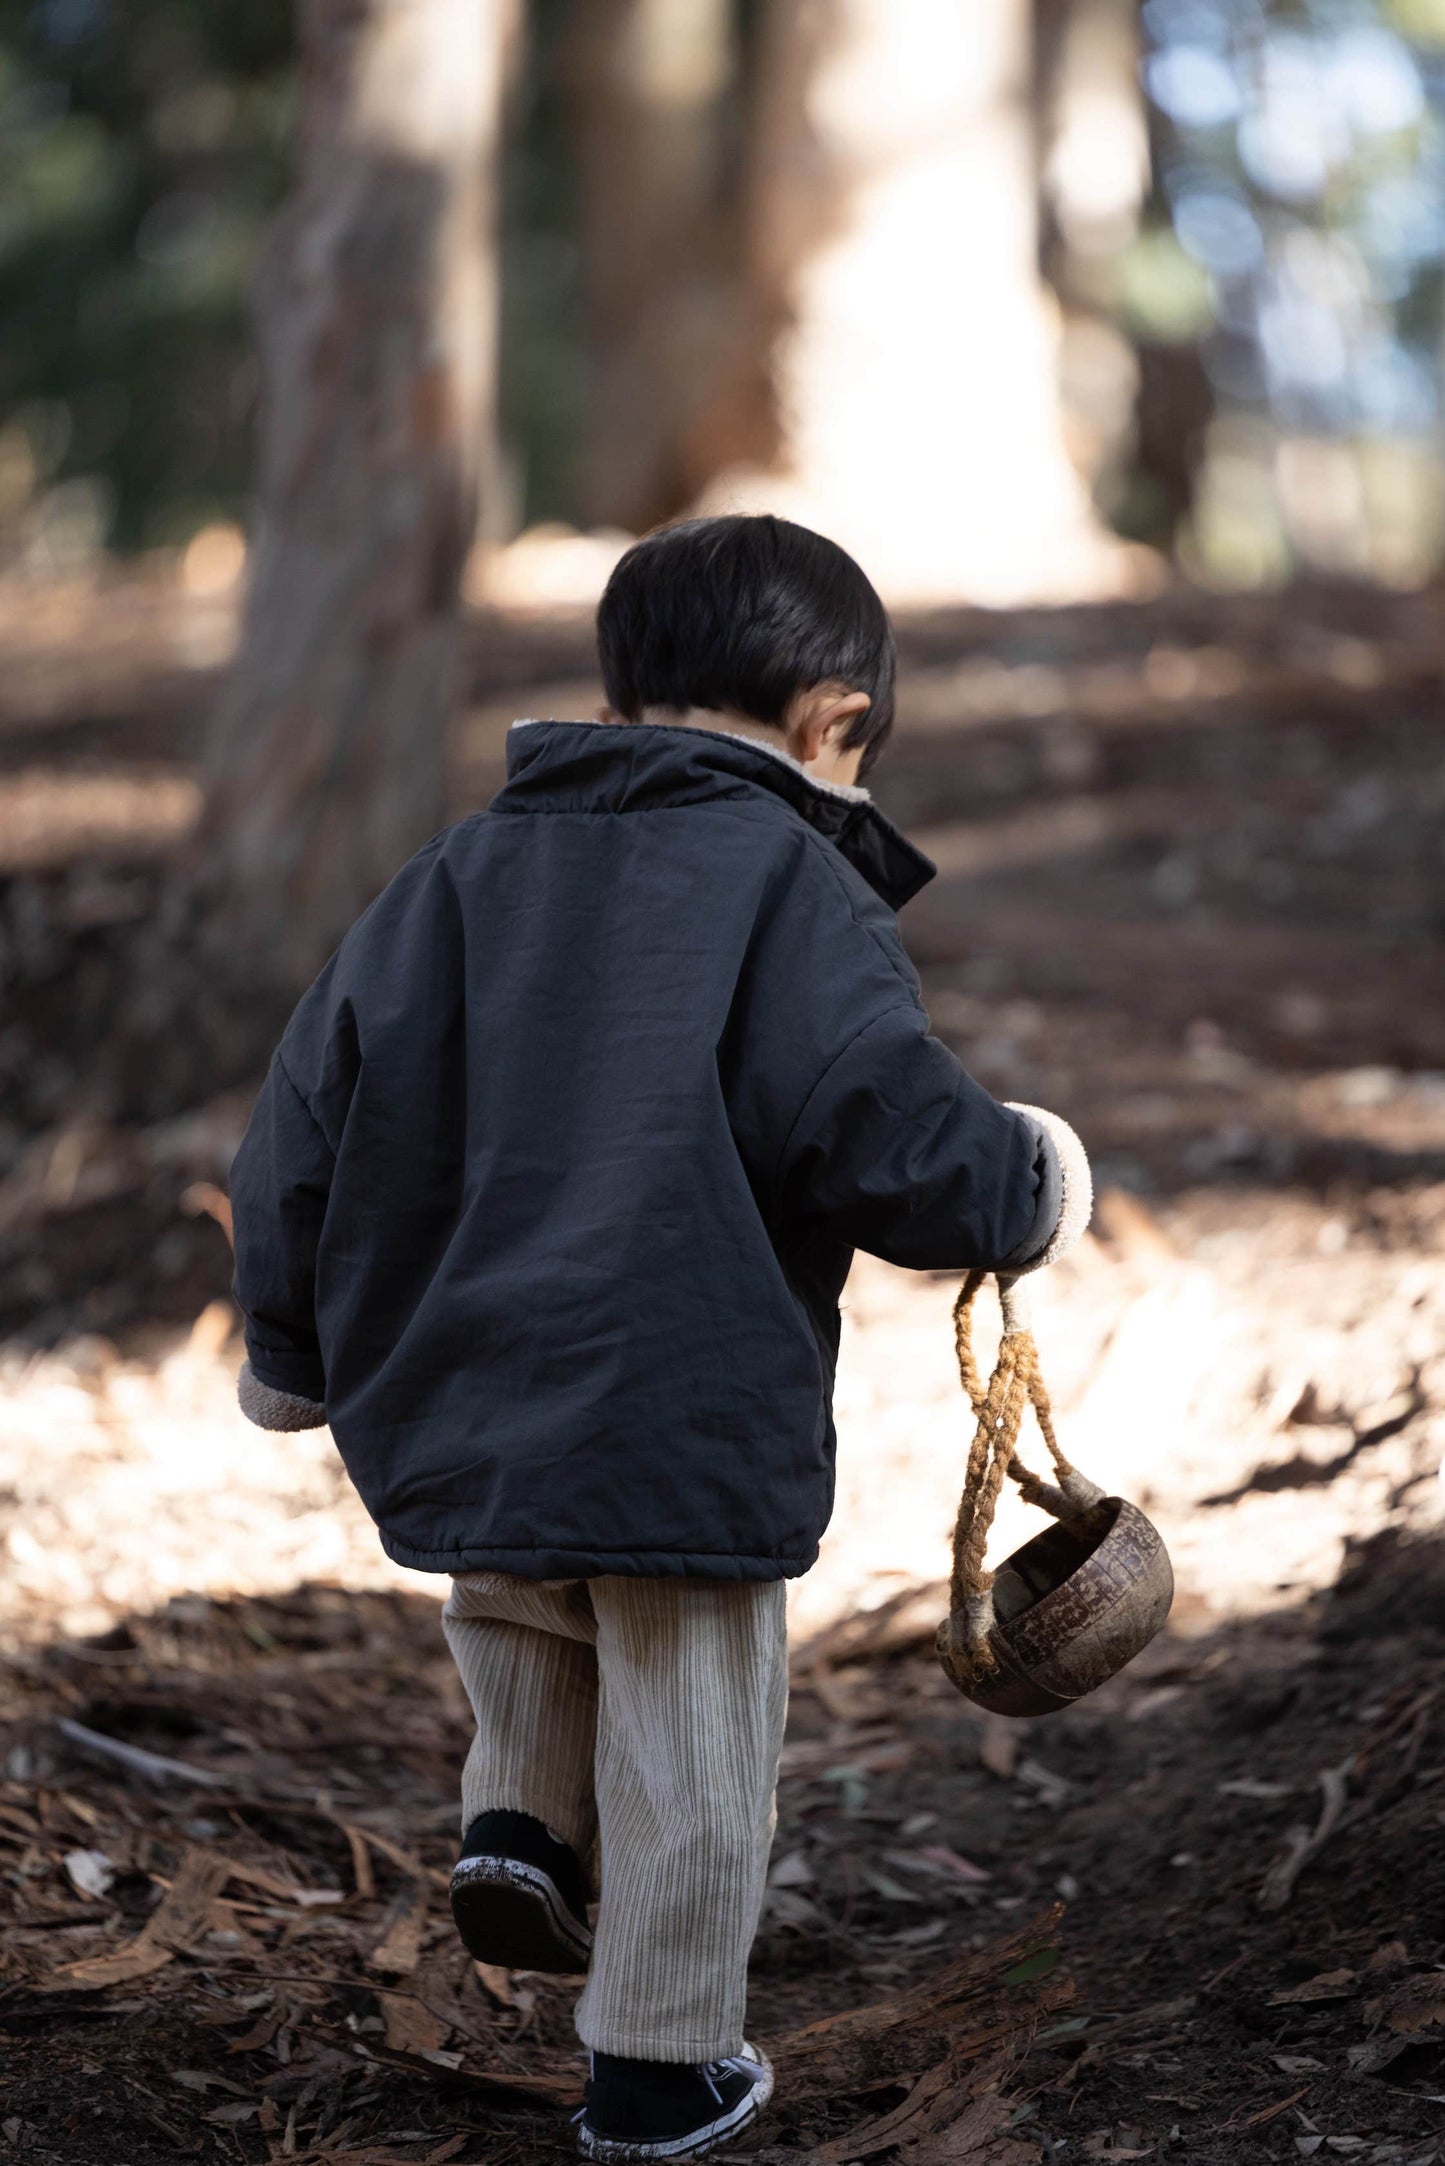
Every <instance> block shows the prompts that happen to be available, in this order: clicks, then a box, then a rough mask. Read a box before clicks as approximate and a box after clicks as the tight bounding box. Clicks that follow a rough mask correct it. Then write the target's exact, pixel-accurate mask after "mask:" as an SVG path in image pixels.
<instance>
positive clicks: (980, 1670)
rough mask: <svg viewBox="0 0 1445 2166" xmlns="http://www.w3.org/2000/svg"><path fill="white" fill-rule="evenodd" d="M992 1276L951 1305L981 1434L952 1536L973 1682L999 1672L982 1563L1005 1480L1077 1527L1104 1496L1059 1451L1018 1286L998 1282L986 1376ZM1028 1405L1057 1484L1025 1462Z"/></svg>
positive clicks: (961, 1626)
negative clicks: (979, 1350)
mask: <svg viewBox="0 0 1445 2166" xmlns="http://www.w3.org/2000/svg"><path fill="white" fill-rule="evenodd" d="M988 1276H989V1273H988V1272H986V1271H970V1272H969V1274H968V1276H967V1278H966V1279H965V1280H964V1282H963V1285H962V1287H961V1288H960V1290H959V1295H958V1299H957V1301H955V1303H954V1305H953V1339H954V1346H955V1349H956V1351H957V1354H958V1374H959V1380H960V1382H961V1383H962V1385H963V1388H964V1392H965V1394H966V1395H967V1398H968V1401H969V1404H970V1405H971V1406H972V1408H973V1411H974V1416H975V1426H974V1432H973V1441H972V1443H971V1444H970V1446H969V1453H968V1468H967V1472H966V1473H965V1475H964V1482H963V1494H962V1496H961V1497H960V1499H959V1505H958V1519H957V1522H956V1524H955V1526H954V1530H953V1573H952V1577H951V1579H950V1581H949V1610H950V1622H949V1640H950V1644H951V1646H952V1649H953V1652H954V1654H955V1656H956V1657H957V1658H958V1659H959V1660H960V1661H961V1663H962V1664H963V1666H964V1667H965V1668H966V1669H967V1670H969V1671H970V1672H971V1673H972V1674H973V1675H974V1676H975V1677H983V1676H986V1675H988V1674H989V1673H990V1672H991V1671H992V1670H994V1669H996V1668H997V1663H996V1661H995V1659H994V1654H993V1650H992V1648H991V1646H990V1645H989V1634H990V1633H991V1632H992V1630H993V1624H994V1609H993V1580H994V1576H993V1573H992V1572H991V1571H990V1570H989V1569H988V1566H987V1565H986V1564H985V1563H984V1551H985V1549H986V1548H987V1546H988V1537H989V1531H990V1529H991V1528H992V1526H993V1520H994V1514H995V1512H996V1511H997V1509H998V1500H999V1494H1000V1492H1001V1490H1002V1488H1003V1484H1004V1476H1005V1475H1010V1476H1012V1478H1013V1480H1014V1481H1016V1482H1017V1483H1018V1486H1019V1489H1020V1492H1021V1493H1022V1495H1023V1497H1024V1498H1025V1500H1026V1501H1027V1502H1028V1503H1030V1504H1036V1505H1038V1506H1039V1507H1040V1508H1041V1509H1042V1510H1044V1511H1046V1512H1048V1513H1050V1514H1051V1515H1052V1516H1053V1517H1054V1518H1055V1519H1071V1518H1074V1517H1075V1516H1076V1515H1077V1514H1079V1513H1081V1512H1085V1511H1087V1510H1088V1509H1089V1507H1090V1506H1091V1505H1093V1504H1097V1503H1098V1502H1099V1501H1100V1499H1101V1498H1102V1497H1103V1495H1104V1492H1103V1490H1102V1489H1100V1488H1099V1487H1098V1486H1097V1485H1096V1484H1095V1483H1093V1482H1091V1481H1090V1480H1089V1478H1088V1476H1087V1475H1085V1474H1081V1473H1080V1472H1079V1470H1078V1468H1077V1467H1075V1466H1072V1465H1071V1464H1070V1463H1069V1461H1068V1460H1067V1459H1066V1458H1065V1457H1064V1454H1063V1451H1062V1449H1061V1448H1060V1445H1059V1440H1058V1437H1057V1435H1056V1434H1055V1431H1054V1416H1053V1407H1052V1405H1051V1404H1050V1401H1049V1395H1048V1392H1047V1390H1046V1389H1045V1386H1044V1380H1043V1377H1042V1376H1041V1375H1040V1373H1039V1350H1038V1348H1037V1346H1036V1345H1035V1344H1034V1337H1033V1333H1032V1331H1031V1330H1030V1328H1029V1323H1028V1309H1027V1305H1026V1302H1025V1300H1024V1298H1023V1291H1022V1288H1021V1287H1020V1285H1019V1282H1018V1281H1017V1280H1016V1279H1012V1278H1008V1277H1004V1276H1000V1278H999V1281H998V1285H999V1295H1000V1301H1001V1306H1002V1309H1003V1337H1002V1339H1001V1340H1000V1342H999V1350H998V1360H997V1361H996V1363H995V1364H994V1370H993V1374H992V1376H991V1377H990V1378H989V1380H988V1382H987V1384H985V1383H984V1381H983V1379H982V1377H981V1376H980V1374H979V1368H978V1362H977V1359H976V1357H975V1354H974V1349H973V1318H974V1311H975V1308H976V1305H977V1302H978V1296H979V1293H980V1291H981V1289H982V1287H983V1284H984V1281H985V1279H987V1278H988ZM1029 1406H1032V1407H1033V1410H1034V1418H1035V1419H1036V1421H1037V1422H1038V1425H1039V1432H1040V1434H1041V1435H1042V1437H1043V1440H1044V1443H1045V1444H1046V1445H1047V1446H1048V1451H1049V1457H1050V1458H1051V1459H1052V1460H1053V1463H1054V1472H1055V1474H1056V1475H1057V1477H1058V1479H1057V1482H1056V1483H1055V1482H1049V1481H1045V1480H1044V1479H1042V1477H1041V1476H1039V1475H1037V1474H1033V1473H1031V1472H1030V1471H1029V1469H1028V1468H1027V1467H1026V1466H1025V1465H1024V1464H1023V1462H1022V1460H1021V1459H1020V1458H1019V1457H1018V1454H1017V1451H1016V1448H1015V1447H1016V1446H1017V1444H1018V1439H1019V1431H1020V1429H1021V1428H1022V1426H1023V1419H1024V1412H1025V1409H1026V1408H1027V1407H1029Z"/></svg>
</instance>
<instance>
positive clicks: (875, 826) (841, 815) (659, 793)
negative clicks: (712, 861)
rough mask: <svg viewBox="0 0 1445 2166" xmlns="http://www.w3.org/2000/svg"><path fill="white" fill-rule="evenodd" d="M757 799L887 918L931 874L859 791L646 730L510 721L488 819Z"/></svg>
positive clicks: (704, 741)
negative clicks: (815, 837)
mask: <svg viewBox="0 0 1445 2166" xmlns="http://www.w3.org/2000/svg"><path fill="white" fill-rule="evenodd" d="M757 790H766V791H768V792H769V793H770V794H771V795H772V796H774V797H781V798H782V799H783V801H784V803H785V804H788V805H790V806H791V807H792V808H793V810H794V811H795V812H796V813H798V814H799V815H800V816H801V817H802V818H803V819H805V820H806V821H807V823H808V825H809V826H810V827H812V828H814V829H816V831H817V832H818V834H820V835H822V836H823V837H824V839H825V840H826V841H828V842H831V843H832V844H833V846H834V848H835V849H837V850H839V851H840V852H841V853H842V855H843V856H844V857H846V858H847V860H848V862H849V864H850V865H852V866H853V868H854V870H855V871H857V872H858V873H859V874H861V876H862V877H863V879H865V880H866V881H867V882H868V885H869V886H870V887H871V888H872V889H873V891H874V893H875V894H877V895H879V896H881V897H882V899H883V901H884V902H886V903H887V904H888V906H889V908H890V909H892V910H900V909H901V908H902V907H903V905H904V903H906V902H908V901H909V900H910V899H911V898H912V897H913V896H914V895H916V894H917V893H918V891H919V889H920V888H923V887H926V886H927V884H928V882H929V881H930V880H931V879H932V878H933V876H934V874H935V872H936V871H937V867H936V866H935V865H934V864H933V862H932V860H931V859H930V858H927V857H925V856H924V854H923V852H922V851H921V850H919V849H917V848H916V847H915V846H914V844H913V843H911V842H910V841H909V840H908V838H907V836H906V835H904V834H902V833H901V832H900V830H899V829H898V828H896V827H895V826H894V825H893V822H892V821H891V820H889V819H886V818H885V817H884V815H883V814H882V813H881V812H880V811H879V810H878V807H877V806H876V805H875V804H874V802H873V800H872V798H871V797H870V796H869V795H868V792H867V791H866V790H862V789H853V788H847V787H844V786H843V785H842V784H839V783H831V782H822V781H819V780H817V779H816V778H815V777H814V776H812V775H810V774H808V773H807V772H806V770H805V769H804V768H802V767H800V766H799V765H798V763H797V761H796V760H794V759H793V758H791V757H790V755H789V754H788V753H786V752H783V751H781V750H778V749H776V748H775V747H774V746H772V745H769V744H764V743H762V742H761V741H760V740H759V739H756V738H752V737H737V736H732V735H730V734H728V733H727V732H725V731H722V730H705V729H691V728H689V727H687V726H686V725H685V724H677V725H675V726H674V725H672V724H670V723H654V722H571V721H566V722H554V721H530V720H528V721H522V722H514V723H513V724H512V727H511V729H510V731H509V732H508V736H507V783H506V787H505V789H503V790H502V791H501V792H500V793H499V794H498V796H497V797H495V798H494V799H493V801H492V810H493V811H494V812H517V813H520V812H626V811H636V810H641V809H642V808H643V807H645V806H652V805H687V804H702V803H705V802H706V801H707V800H709V799H715V798H718V797H728V796H745V795H749V794H751V793H753V792H754V791H757Z"/></svg>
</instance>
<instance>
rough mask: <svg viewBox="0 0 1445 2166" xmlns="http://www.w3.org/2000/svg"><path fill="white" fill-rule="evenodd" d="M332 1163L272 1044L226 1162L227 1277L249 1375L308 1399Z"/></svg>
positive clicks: (315, 1366) (317, 1356)
mask: <svg viewBox="0 0 1445 2166" xmlns="http://www.w3.org/2000/svg"><path fill="white" fill-rule="evenodd" d="M334 1163H335V1161H334V1158H333V1155H332V1152H331V1149H330V1146H329V1145H328V1143H327V1141H326V1138H325V1136H324V1135H323V1134H322V1132H321V1129H320V1127H319V1125H318V1124H317V1121H316V1119H315V1117H314V1115H313V1114H312V1112H311V1110H310V1108H309V1107H308V1105H307V1104H306V1101H305V1100H304V1099H303V1098H302V1096H301V1094H300V1092H299V1091H298V1090H297V1088H296V1085H295V1084H294V1083H293V1082H292V1080H291V1077H290V1076H289V1074H288V1073H287V1071H286V1068H285V1066H284V1064H283V1062H282V1059H281V1055H280V1054H279V1053H278V1054H277V1055H276V1056H275V1058H274V1059H273V1061H272V1063H271V1070H270V1073H269V1075H268V1076H267V1078H266V1081H265V1084H264V1085H263V1086H262V1090H261V1095H260V1097H259V1098H258V1099H257V1101H256V1105H255V1108H254V1110H253V1112H252V1114H251V1119H250V1123H249V1125H248V1127H247V1129H246V1133H245V1136H244V1137H243V1138H242V1141H241V1148H240V1150H239V1151H238V1152H237V1153H236V1157H235V1159H234V1161H233V1163H232V1166H231V1211H232V1219H233V1225H234V1231H235V1243H236V1271H235V1279H234V1281H233V1285H234V1291H235V1296H236V1300H237V1302H238V1303H239V1304H240V1307H241V1310H242V1312H243V1314H244V1316H245V1322H246V1352H247V1354H248V1356H249V1357H250V1368H251V1372H252V1376H253V1378H254V1380H255V1382H256V1383H258V1384H260V1385H261V1386H263V1387H265V1388H266V1389H267V1390H269V1391H270V1392H272V1393H280V1394H283V1395H285V1396H286V1397H288V1398H290V1399H293V1400H309V1401H313V1402H315V1403H316V1404H318V1405H320V1404H321V1403H323V1402H324V1401H325V1398H326V1372H325V1368H324V1366H323V1363H322V1359H321V1348H320V1344H319V1341H318V1339H317V1334H316V1253H317V1248H318V1245H319V1242H320V1239H321V1225H322V1221H323V1219H324V1218H325V1216H326V1203H327V1198H328V1196H329V1194H330V1189H331V1176H332V1169H333V1166H334ZM242 1403H243V1406H244V1404H245V1401H244V1397H243V1402H242ZM246 1411H247V1413H248V1414H251V1418H252V1419H255V1418H256V1416H255V1414H254V1413H252V1412H251V1409H250V1408H249V1407H247V1408H246ZM263 1426H265V1427H274V1426H282V1425H281V1424H278V1423H274V1422H270V1421H267V1422H264V1423H263ZM287 1426H296V1424H295V1423H291V1424H288V1425H287Z"/></svg>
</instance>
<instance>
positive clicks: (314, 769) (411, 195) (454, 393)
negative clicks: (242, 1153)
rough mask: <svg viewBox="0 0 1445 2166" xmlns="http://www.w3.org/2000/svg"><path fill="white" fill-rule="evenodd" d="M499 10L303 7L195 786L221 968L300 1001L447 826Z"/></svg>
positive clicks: (475, 438)
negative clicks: (242, 485) (293, 159)
mask: <svg viewBox="0 0 1445 2166" xmlns="http://www.w3.org/2000/svg"><path fill="white" fill-rule="evenodd" d="M508 6H509V0H304V6H303V14H302V77H301V80H302V103H301V126H300V142H299V157H298V170H297V176H296V181H295V185H294V189H293V193H292V196H291V199H290V201H289V203H288V204H287V206H286V207H285V209H284V210H283V212H282V214H281V216H280V218H279V220H278V223H277V226H276V229H275V232H274V234H273V236H272V239H271V242H270V244H269V248H268V252H267V257H266V260H265V262H264V264H263V268H262V273H261V277H260V280H259V284H258V293H257V335H258V343H259V350H260V361H261V380H262V393H261V414H260V441H259V475H258V490H257V513H256V520H255V529H254V533H253V536H252V547H251V571H250V581H249V591H248V597H247V603H246V608H245V613H244V621H243V627H242V635H241V644H240V650H239V655H238V658H237V661H236V664H235V667H234V670H233V671H232V674H231V677H230V680H229V683H228V685H227V688H226V690H225V693H224V695H223V697H222V699H221V702H220V704H219V707H218V710H217V712H216V714H215V716H214V719H213V725H212V728H211V732H210V737H209V743H208V746H207V755H206V762H205V808H204V813H203V818H202V823H201V833H200V865H199V874H200V881H201V885H202V889H203V893H204V894H205V897H206V901H207V907H208V914H209V917H210V920H211V923H212V925H213V927H214V928H215V930H216V932H217V934H218V935H219V937H220V939H221V941H222V942H223V944H224V946H225V948H226V949H227V950H228V951H229V952H230V954H231V956H232V957H233V958H235V959H237V960H238V961H244V960H245V959H248V958H249V959H251V960H252V961H254V962H256V963H257V964H259V965H260V966H261V967H262V968H263V970H264V971H265V972H267V973H270V974H277V973H280V974H283V975H284V976H286V977H287V978H289V979H290V980H291V981H292V982H295V983H300V982H304V981H305V979H306V978H307V977H308V976H309V975H310V974H311V973H312V972H313V971H314V970H315V969H316V968H317V966H318V965H319V963H320V962H321V960H322V959H323V958H324V957H325V955H326V954H327V952H328V950H329V949H330V948H331V947H332V946H333V945H334V944H335V942H336V941H337V940H338V939H339V938H340V936H341V934H342V933H343V932H344V931H345V929H346V927H347V926H348V925H349V924H350V922H351V920H352V919H353V918H354V917H355V916H356V914H357V912H358V911H359V910H360V909H361V908H362V907H363V906H364V905H365V904H366V903H367V902H368V901H369V900H370V899H371V897H372V896H373V895H374V894H376V893H377V891H378V890H379V889H380V888H381V887H382V886H383V885H384V883H385V882H386V880H387V879H389V877H390V876H391V874H392V873H393V872H394V871H395V870H396V869H397V867H398V866H399V865H400V864H401V863H402V862H403V860H404V859H405V858H406V857H407V855H408V854H409V853H410V852H411V851H412V850H413V849H414V848H416V846H417V845H418V844H419V843H420V842H422V841H424V840H425V838H426V837H427V835H429V834H430V833H432V832H433V831H434V830H435V829H436V828H437V827H438V826H439V825H440V824H441V819H442V809H443V754H444V733H445V727H446V722H447V718H448V713H449V710H450V705H451V699H452V693H453V679H454V671H455V665H456V657H457V641H458V587H459V580H460V574H461V571H462V567H463V564H464V562H465V560H466V555H467V551H468V548H469V546H470V543H471V540H472V537H473V534H474V531H475V527H476V510H477V493H478V486H479V480H480V478H481V477H482V476H483V475H484V474H485V472H486V471H487V467H488V462H489V459H490V455H491V450H492V435H493V427H494V423H493V403H494V360H493V354H494V345H495V317H496V283H497V273H496V244H495V234H494V224H495V201H496V177H495V167H496V153H497V135H498V119H499V106H500V86H501V79H502V73H503V58H504V48H505V41H506V32H507V16H508Z"/></svg>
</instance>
